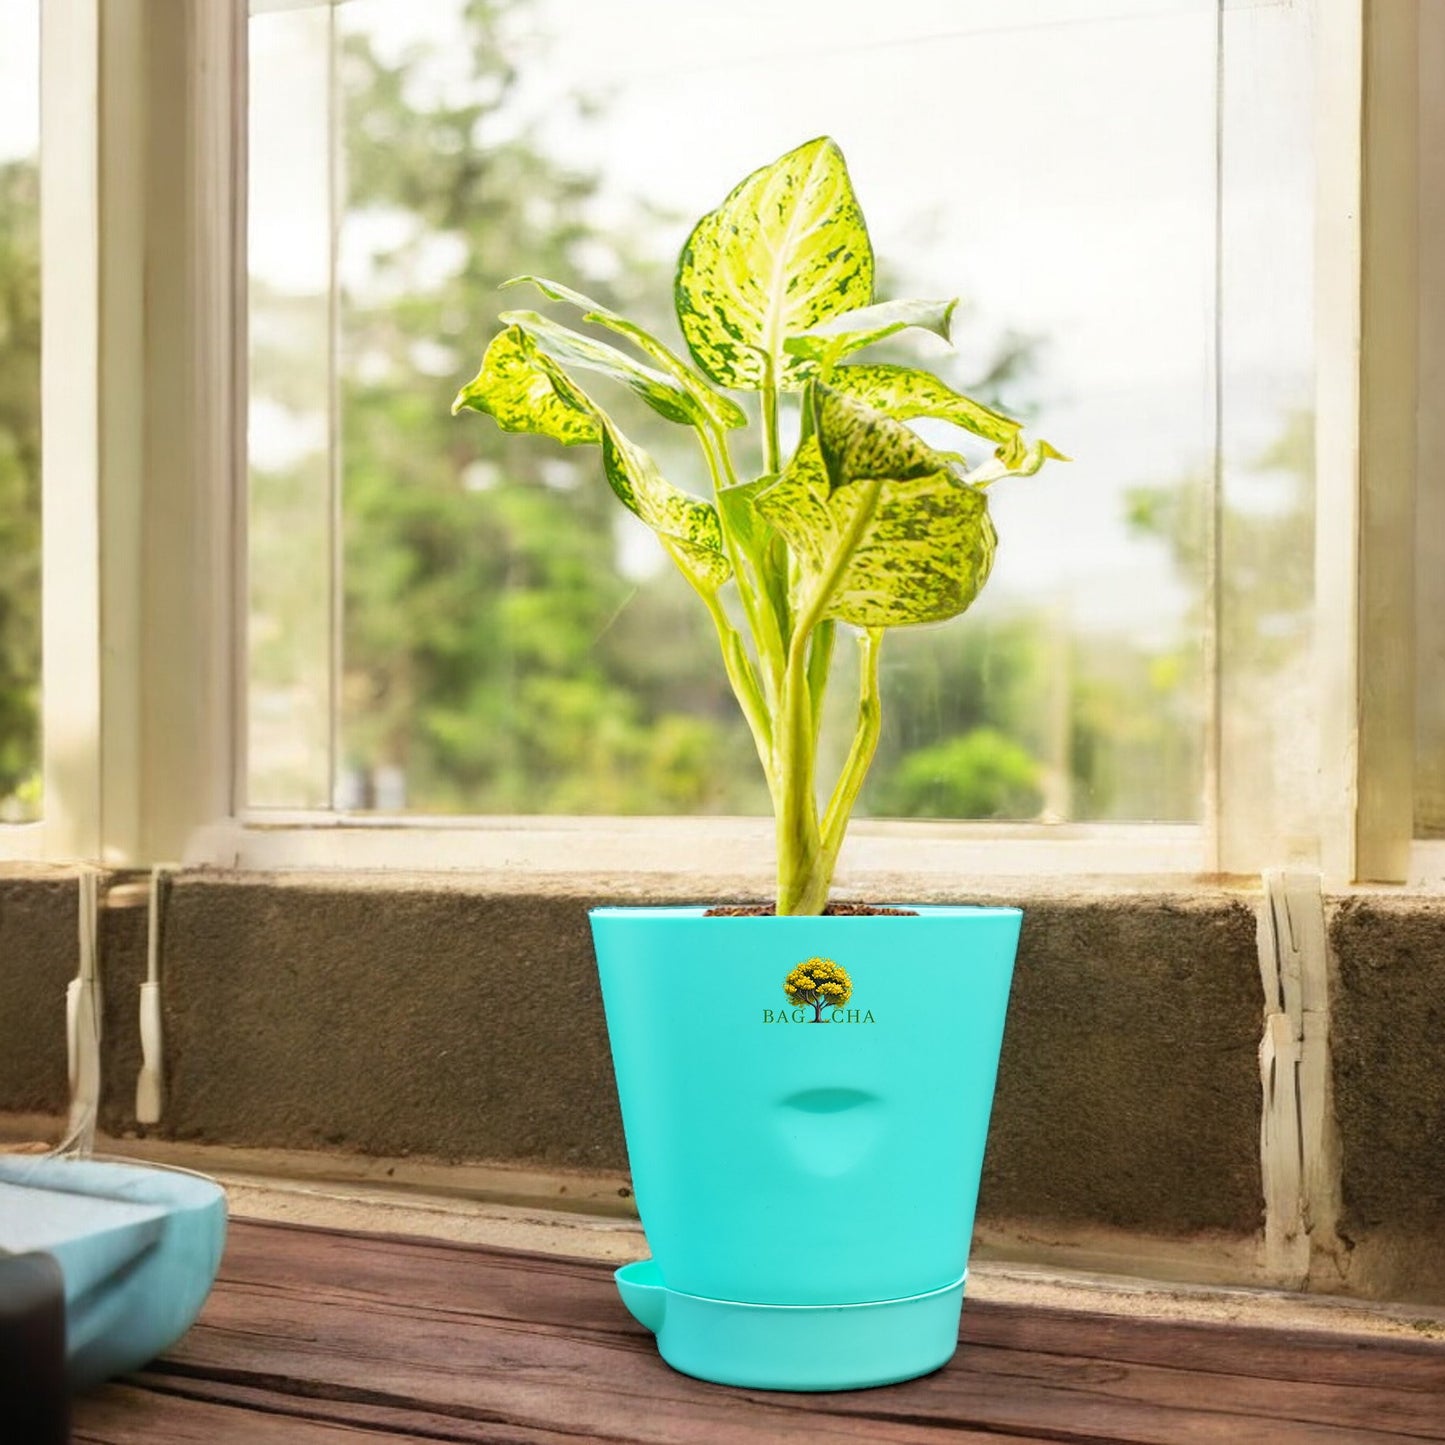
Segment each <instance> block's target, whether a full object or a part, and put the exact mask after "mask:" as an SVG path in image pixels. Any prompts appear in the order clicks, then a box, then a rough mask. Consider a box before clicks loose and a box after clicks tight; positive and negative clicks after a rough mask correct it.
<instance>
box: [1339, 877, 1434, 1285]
mask: <svg viewBox="0 0 1445 1445" xmlns="http://www.w3.org/2000/svg"><path fill="white" fill-rule="evenodd" d="M1329 937H1330V946H1331V951H1332V952H1333V954H1334V958H1335V964H1336V969H1337V984H1336V987H1335V989H1334V991H1333V994H1334V997H1333V1003H1332V1010H1331V1011H1332V1018H1331V1028H1330V1044H1331V1049H1332V1054H1333V1063H1334V1086H1335V1111H1336V1116H1337V1118H1338V1121H1339V1128H1340V1147H1341V1154H1342V1157H1343V1169H1342V1174H1341V1180H1340V1185H1341V1202H1342V1205H1343V1212H1342V1215H1341V1219H1340V1226H1339V1227H1340V1233H1341V1235H1342V1237H1343V1238H1344V1240H1345V1242H1346V1244H1347V1245H1348V1246H1350V1247H1351V1250H1352V1253H1353V1255H1354V1258H1353V1259H1352V1261H1351V1264H1350V1277H1351V1285H1352V1287H1360V1288H1363V1289H1366V1290H1368V1292H1370V1293H1372V1294H1380V1295H1382V1296H1384V1297H1387V1298H1413V1299H1427V1298H1428V1299H1433V1300H1440V1301H1445V898H1440V897H1428V896H1426V897H1422V896H1400V897H1382V896H1369V897H1358V898H1345V899H1341V900H1339V901H1337V902H1336V903H1335V905H1334V907H1333V909H1332V916H1331V919H1330V933H1329Z"/></svg>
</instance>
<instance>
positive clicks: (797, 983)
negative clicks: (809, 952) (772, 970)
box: [783, 958, 853, 1024]
mask: <svg viewBox="0 0 1445 1445" xmlns="http://www.w3.org/2000/svg"><path fill="white" fill-rule="evenodd" d="M783 992H784V993H785V994H786V995H787V998H788V1002H789V1003H791V1004H795V1005H797V1006H799V1007H803V1008H809V1007H810V1008H811V1009H812V1010H813V1017H812V1018H811V1019H810V1020H809V1022H810V1023H815V1024H820V1023H822V1022H823V1010H824V1009H825V1008H826V1009H837V1008H842V1007H843V1005H844V1004H845V1003H847V1002H848V1000H849V999H850V998H852V997H853V980H852V979H851V978H849V977H848V974H847V971H846V970H845V969H842V968H840V967H839V966H838V965H837V964H836V963H834V962H833V960H832V959H831V958H810V959H808V961H807V962H806V963H800V964H799V965H798V966H797V968H795V969H794V970H793V971H792V973H790V974H789V975H788V976H787V978H786V979H784V980H783Z"/></svg>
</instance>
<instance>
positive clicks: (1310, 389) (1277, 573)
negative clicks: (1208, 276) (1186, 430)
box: [1217, 0, 1319, 872]
mask: <svg viewBox="0 0 1445 1445" xmlns="http://www.w3.org/2000/svg"><path fill="white" fill-rule="evenodd" d="M1224 18H1225V31H1224V59H1225V66H1226V79H1225V85H1224V115H1223V125H1224V134H1223V139H1224V150H1223V156H1224V189H1223V197H1222V200H1223V208H1222V229H1221V238H1222V241H1223V251H1222V256H1223V265H1222V272H1221V278H1220V293H1221V303H1222V316H1221V318H1220V319H1221V335H1222V340H1223V347H1222V352H1221V377H1220V391H1221V396H1220V400H1221V406H1222V411H1221V423H1222V425H1221V438H1220V446H1221V457H1220V497H1219V512H1218V527H1219V547H1220V568H1219V578H1220V581H1219V602H1218V607H1219V662H1218V669H1219V694H1220V696H1219V710H1220V736H1219V755H1218V757H1219V761H1218V769H1219V771H1218V778H1217V786H1218V789H1219V793H1220V801H1221V804H1222V808H1221V816H1222V818H1223V820H1224V825H1225V829H1226V836H1224V837H1223V838H1222V840H1221V847H1222V852H1223V854H1224V856H1225V857H1226V858H1227V859H1228V860H1229V866H1230V868H1231V870H1232V871H1235V872H1241V871H1246V870H1249V871H1254V870H1258V869H1261V868H1265V867H1278V866H1279V865H1280V864H1281V863H1282V862H1290V863H1301V864H1309V863H1315V862H1317V861H1318V846H1317V843H1316V841H1315V840H1316V838H1317V836H1318V832H1319V811H1318V797H1317V779H1318V772H1319V738H1318V731H1317V729H1316V728H1315V727H1314V726H1313V725H1312V724H1310V723H1305V722H1303V721H1302V719H1305V718H1312V717H1313V709H1312V707H1311V703H1312V698H1313V688H1314V679H1315V673H1316V669H1315V667H1314V662H1313V647H1314V636H1313V623H1314V550H1315V524H1314V496H1315V475H1314V423H1315V418H1314V302H1315V295H1314V292H1315V276H1314V248H1315V200H1314V198H1315V167H1314V123H1315V120H1314V84H1315V74H1314V48H1315V33H1314V32H1315V23H1314V6H1313V4H1310V3H1303V0H1297V3H1294V4H1289V5H1258V4H1241V5H1237V6H1230V7H1228V8H1227V9H1226V11H1225V17H1224Z"/></svg>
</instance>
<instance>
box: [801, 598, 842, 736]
mask: <svg viewBox="0 0 1445 1445" xmlns="http://www.w3.org/2000/svg"><path fill="white" fill-rule="evenodd" d="M837 631H838V627H837V624H836V623H835V622H833V621H831V620H830V619H828V618H824V619H823V621H822V622H820V623H819V624H818V625H817V627H816V628H815V629H814V631H813V640H812V641H811V642H810V643H809V644H808V697H809V701H810V703H811V705H812V709H813V745H814V746H815V747H816V746H817V743H818V734H819V732H820V731H821V729H822V726H823V695H824V694H825V693H826V692H827V690H828V674H829V672H830V671H831V670H832V666H833V641H834V638H835V637H836V635H837Z"/></svg>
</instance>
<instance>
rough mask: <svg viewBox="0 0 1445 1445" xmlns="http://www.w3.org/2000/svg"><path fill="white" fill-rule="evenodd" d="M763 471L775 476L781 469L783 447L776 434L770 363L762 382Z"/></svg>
mask: <svg viewBox="0 0 1445 1445" xmlns="http://www.w3.org/2000/svg"><path fill="white" fill-rule="evenodd" d="M762 397H763V471H764V472H765V473H767V475H768V476H770V477H771V476H776V475H777V473H778V472H779V471H780V470H781V469H782V464H783V463H782V456H783V449H782V444H781V442H780V440H779V435H778V386H777V383H776V382H775V381H774V380H773V368H772V364H771V363H769V364H768V373H767V379H766V381H765V382H764V383H763V388H762Z"/></svg>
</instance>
